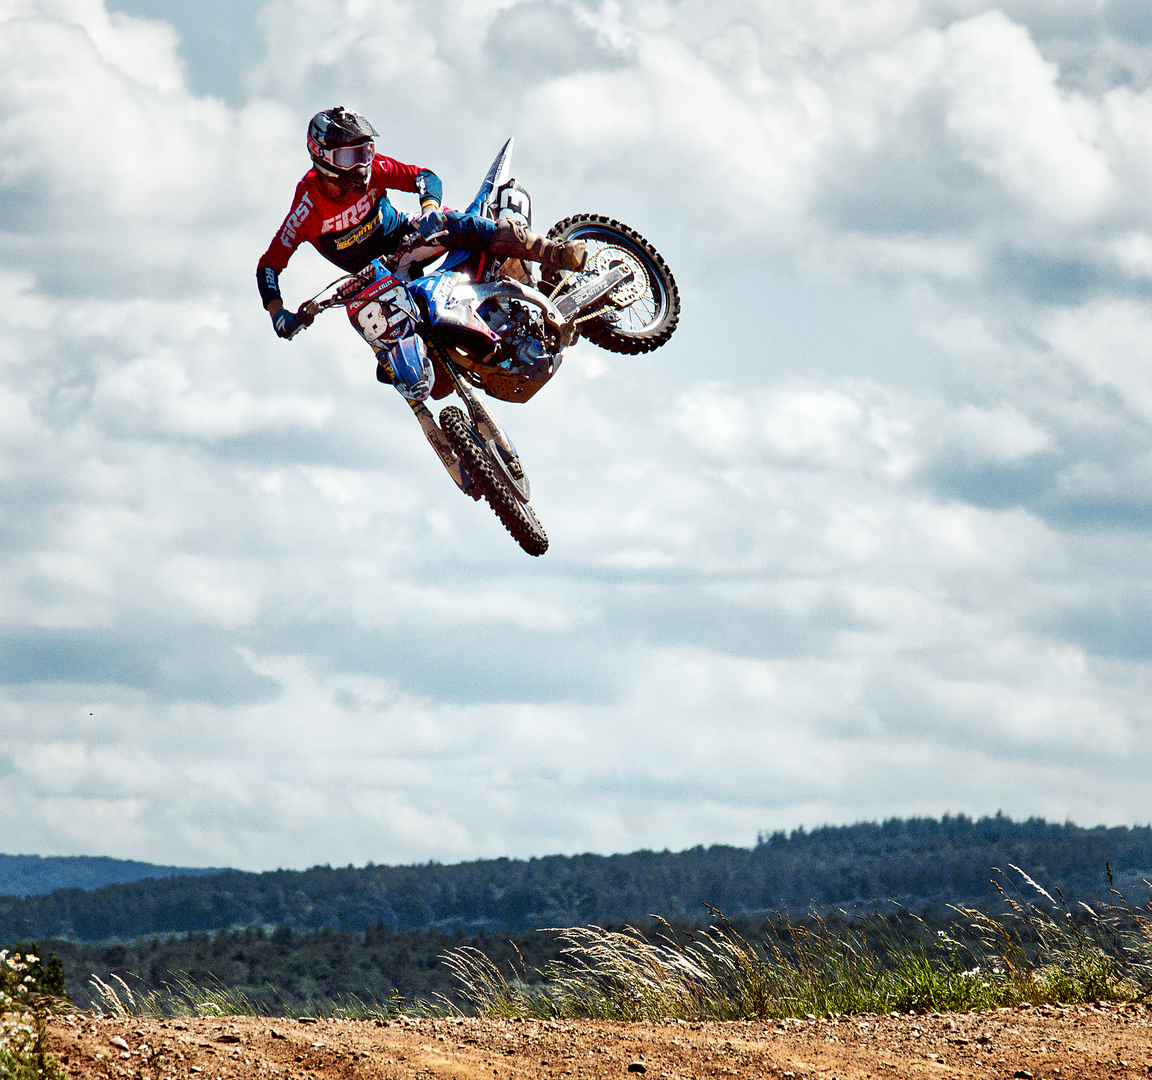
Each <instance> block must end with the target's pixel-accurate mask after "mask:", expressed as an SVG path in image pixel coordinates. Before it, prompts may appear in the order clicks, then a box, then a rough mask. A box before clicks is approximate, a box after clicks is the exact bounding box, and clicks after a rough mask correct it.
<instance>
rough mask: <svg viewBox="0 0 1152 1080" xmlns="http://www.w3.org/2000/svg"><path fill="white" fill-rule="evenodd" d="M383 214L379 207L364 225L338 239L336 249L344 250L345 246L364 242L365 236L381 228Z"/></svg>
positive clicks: (348, 246)
mask: <svg viewBox="0 0 1152 1080" xmlns="http://www.w3.org/2000/svg"><path fill="white" fill-rule="evenodd" d="M383 220H384V218H383V215H382V214H381V213H380V211H379V209H377V211H376V214H375V216H373V217H371V218H369V219H368V220H367V221H366V222H364V224H363V225H361V226H360V228H358V229H357V230H356V231H355V232H353V233H349V234H348V235H347V236H342V237H341V238H340V239H339V240H337V241H336V250H337V251H343V250H344V249H345V248H350V247H353V246H354V245H356V244H359V243H362V242H363V240H364V238H365V237H367V236H371V235H372V233H374V232H375V231H376V229H377V228H379V226H380V223H381V221H383Z"/></svg>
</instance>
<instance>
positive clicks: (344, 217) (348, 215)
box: [320, 188, 379, 233]
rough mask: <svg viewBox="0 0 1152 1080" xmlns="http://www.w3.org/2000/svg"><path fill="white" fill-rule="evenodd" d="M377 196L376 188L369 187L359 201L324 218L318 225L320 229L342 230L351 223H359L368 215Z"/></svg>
mask: <svg viewBox="0 0 1152 1080" xmlns="http://www.w3.org/2000/svg"><path fill="white" fill-rule="evenodd" d="M378 198H379V196H378V195H377V194H376V189H375V188H369V189H368V194H367V195H365V196H363V198H361V199H360V201H359V202H356V203H354V204H353V205H352V206H349V207H348V208H347V209H346V210H345V211H344V212H343V213H341V214H337V215H336V216H335V217H330V218H325V219H324V223H323V224H322V225H321V226H320V231H321V232H322V233H329V232H343V231H344V230H345V229H350V228H352V226H353V225H359V224H360V222H362V221H363V220H364V219H365V218H366V217H367V216H368V213H369V211H370V210H371V209H372V207H374V206H375V205H376V201H377V199H378Z"/></svg>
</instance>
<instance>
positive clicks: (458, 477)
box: [405, 398, 475, 498]
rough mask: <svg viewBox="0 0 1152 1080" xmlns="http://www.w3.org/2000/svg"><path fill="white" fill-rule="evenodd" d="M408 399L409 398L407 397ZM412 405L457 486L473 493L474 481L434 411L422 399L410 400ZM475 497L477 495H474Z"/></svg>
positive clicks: (424, 430)
mask: <svg viewBox="0 0 1152 1080" xmlns="http://www.w3.org/2000/svg"><path fill="white" fill-rule="evenodd" d="M405 400H406V401H408V399H407V398H405ZM408 404H409V405H410V406H411V407H412V412H413V413H414V414H415V416H416V421H417V423H419V425H420V428H421V430H422V431H423V432H424V437H425V438H426V439H427V440H428V442H429V443H430V444H431V446H432V449H433V450H435V451H436V456H437V457H438V458H439V459H440V463H441V464H442V465H443V466H444V468H445V469H446V470H447V472H448V475H449V476H450V477H452V479H453V480H454V481H455V483H456V486H457V487H458V488H459V489H460V490H461V491H463V492H464V493H465V494H466V495H472V492H471V491H470V490H469V489H470V488H471V487H472V483H471V481H470V479H469V477H468V474H467V473H466V472H465V471H464V466H463V464H462V463H461V461H460V458H459V457H458V456H457V454H456V451H455V450H453V449H452V447H451V446H449V445H448V440H447V439H446V438H444V432H443V431H442V430H441V429H440V425H439V424H438V423H436V418H435V417H434V416H433V415H432V411H431V410H430V409H429V408H428V406H427V405H425V404H424V402H422V401H408ZM473 497H474V498H475V496H473Z"/></svg>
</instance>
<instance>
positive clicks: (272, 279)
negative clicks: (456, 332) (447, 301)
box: [256, 154, 439, 307]
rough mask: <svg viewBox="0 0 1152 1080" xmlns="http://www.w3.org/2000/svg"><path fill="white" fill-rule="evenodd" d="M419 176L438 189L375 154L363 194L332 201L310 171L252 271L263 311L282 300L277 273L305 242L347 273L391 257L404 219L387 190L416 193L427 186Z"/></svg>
mask: <svg viewBox="0 0 1152 1080" xmlns="http://www.w3.org/2000/svg"><path fill="white" fill-rule="evenodd" d="M417 177H420V180H421V181H425V180H426V179H431V180H433V181H435V187H436V188H437V189H438V188H439V180H437V179H436V177H435V174H434V173H430V172H429V170H427V169H420V168H418V167H417V166H415V165H405V164H403V163H401V162H399V161H395V160H393V159H392V158H390V157H385V156H384V155H383V154H377V155H376V157H375V158H374V159H373V161H372V172H371V175H370V176H369V179H368V190H367V191H366V192H365V193H364V194H363V195H358V194H356V193H355V192H349V193H348V194H347V195H342V196H340V197H339V198H337V199H331V198H329V197H328V196H327V195H325V194H324V192H323V191H322V190H321V187H320V182H319V179H318V178H317V176H316V170H315V169H310V170H309V171H308V172H307V173H306V174H305V176H304V179H303V180H301V181H300V183H299V184H297V185H296V195H295V197H294V198H293V199H292V209H291V210H290V211H289V212H288V216H287V217H286V218H285V219H284V224H283V225H281V226H280V228H279V229H278V230H277V232H276V235H275V236H274V237H273V239H272V243H271V244H270V245H269V246H268V250H267V251H266V252H264V254H263V255H262V256H261V257H260V262H259V263H258V264H257V266H256V280H257V284H258V285H259V288H260V298H261V299H262V300H263V301H264V306H265V307H267V306H268V304H269V303H270V302H271V301H272V300H273V299H274V298H278V297H279V296H280V284H279V279H280V274H281V272H282V271H283V269H284V267H285V266H287V265H288V260H289V259H290V258H292V253H293V252H294V251H295V250H296V249H297V248H298V247H299V246H300V245H301V244H303V243H305V242H307V243H309V244H311V245H312V246H313V247H314V248H316V250H317V251H319V252H320V254H321V255H323V256H324V258H326V259H327V260H328V261H329V262H332V263H335V264H336V265H337V266H339V267H340V269H342V270H346V271H348V273H355V272H356V271H357V270H362V269H363V268H364V267H365V266H367V265H368V264H369V263H370V262H371V261H372V260H373V259H377V258H379V257H380V256H381V255H387V254H390V253H391V252H392V251H393V250H394V249H395V247H396V244H397V242H398V240H399V238H400V235H402V232H403V229H404V227H405V226H406V223H407V218H405V216H404V215H403V214H401V213H400V212H399V211H398V210H397V209H396V208H395V207H394V206H393V205H392V204H391V203H390V202H389V201H388V190H389V189H392V190H393V191H413V192H415V191H420V190H422V189H423V188H424V186H425V184H424V183H422V182H418V181H417Z"/></svg>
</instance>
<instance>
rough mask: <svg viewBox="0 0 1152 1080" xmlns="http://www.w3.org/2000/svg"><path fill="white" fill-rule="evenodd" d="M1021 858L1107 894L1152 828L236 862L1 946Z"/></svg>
mask: <svg viewBox="0 0 1152 1080" xmlns="http://www.w3.org/2000/svg"><path fill="white" fill-rule="evenodd" d="M1009 866H1017V867H1021V868H1023V869H1024V870H1026V871H1027V872H1028V874H1030V875H1031V876H1032V877H1033V878H1034V879H1036V880H1037V881H1038V882H1039V883H1040V884H1042V885H1044V886H1045V887H1046V888H1048V889H1049V890H1051V889H1053V888H1059V889H1061V890H1062V891H1063V892H1064V894H1065V895H1066V896H1069V897H1075V898H1076V899H1084V900H1092V899H1095V898H1100V897H1106V896H1107V895H1108V888H1109V878H1108V872H1109V869H1111V871H1112V873H1113V875H1114V882H1115V884H1116V885H1117V886H1118V887H1119V888H1121V889H1122V890H1125V889H1127V890H1133V889H1135V890H1136V891H1137V893H1139V891H1140V890H1142V889H1143V888H1144V887H1143V886H1142V885H1141V880H1142V879H1143V878H1146V877H1149V878H1152V829H1150V828H1149V827H1148V826H1134V827H1128V826H1121V827H1115V828H1106V827H1103V826H1100V827H1096V828H1087V829H1086V828H1081V827H1079V826H1076V825H1073V824H1071V823H1065V824H1052V823H1048V822H1045V821H1044V820H1042V819H1039V818H1030V819H1029V820H1027V821H1021V822H1015V821H1012V820H1011V819H1010V818H1008V817H1006V816H1004V815H1002V814H998V815H996V816H995V817H984V818H979V819H973V818H970V817H966V816H963V815H957V816H946V817H944V818H942V819H933V818H912V819H897V818H894V819H890V820H888V821H884V822H880V823H876V822H866V823H859V824H855V825H847V826H826V827H822V828H818V829H813V830H811V831H805V830H804V829H797V830H794V831H793V832H791V833H784V832H774V833H771V834H768V833H764V834H761V835H760V837H759V838H758V840H757V843H756V845H755V846H754V847H752V848H742V847H732V846H724V845H714V846H712V847H707V848H705V847H703V846H700V847H695V848H691V849H689V850H687V851H680V852H669V851H662V852H656V851H637V852H632V853H630V854H625V855H591V854H584V855H575V856H560V855H555V856H548V857H545V858H533V859H527V860H523V859H508V858H500V859H484V860H477V861H472V862H463V863H457V864H452V865H440V864H438V863H427V864H422V865H408V866H375V865H372V864H369V865H368V866H365V867H354V866H347V867H336V868H333V867H331V866H316V867H312V868H311V869H308V870H276V871H269V872H266V873H247V872H242V871H235V870H230V871H223V872H220V873H212V874H205V875H203V876H199V877H171V878H165V879H163V880H148V881H136V882H130V883H126V884H116V885H109V886H106V887H104V888H100V889H95V890H82V889H59V890H56V891H54V892H52V893H50V894H48V895H44V896H28V897H22V898H21V897H14V896H13V897H0V943H2V942H19V941H31V940H43V939H49V938H50V939H68V940H72V941H76V942H98V941H106V940H109V939H134V938H140V937H144V936H149V935H166V934H195V933H201V934H203V933H209V932H216V931H219V930H221V929H223V928H232V927H250V928H267V927H287V928H289V929H291V930H292V931H293V932H301V931H315V930H320V929H327V930H332V931H336V932H359V933H363V932H365V931H366V930H368V929H369V928H376V927H380V928H383V929H386V930H388V931H389V932H391V933H393V934H399V933H403V932H405V931H408V930H423V931H437V932H440V933H444V934H448V935H454V934H457V933H461V934H465V935H474V934H492V933H508V932H516V933H522V932H529V931H532V930H535V929H536V928H539V927H548V926H566V925H578V924H588V923H595V924H597V925H601V926H603V925H606V924H610V923H620V922H626V921H635V920H643V919H645V918H646V917H647V916H648V915H649V914H652V913H655V914H659V915H662V916H663V917H665V918H667V919H670V920H672V921H674V922H688V923H690V922H692V921H693V920H702V919H703V918H704V910H703V908H702V906H701V905H702V904H710V905H712V906H713V907H715V908H719V909H721V910H722V911H724V912H725V913H727V914H728V915H730V916H741V917H756V916H758V915H763V914H764V913H767V912H773V911H781V910H787V911H791V912H794V913H803V912H804V911H806V910H807V909H808V907H809V906H810V905H812V904H817V905H850V904H855V903H860V902H867V901H869V900H872V899H877V900H882V899H884V898H891V899H893V900H897V901H899V902H901V903H902V904H904V905H906V906H908V907H910V908H913V909H919V908H924V907H926V906H927V907H930V906H933V905H935V906H940V905H944V904H958V903H959V904H972V905H977V906H979V905H986V904H989V903H994V902H995V901H996V899H997V894H996V892H995V890H994V888H993V887H992V885H991V884H990V883H989V879H990V877H991V876H992V869H993V868H999V869H1001V870H1005V871H1007V870H1008V868H1009ZM1136 898H1137V899H1139V896H1137V897H1136Z"/></svg>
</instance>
